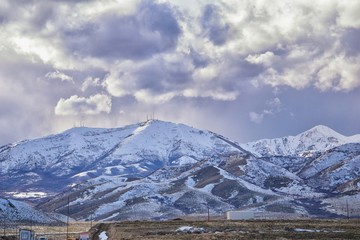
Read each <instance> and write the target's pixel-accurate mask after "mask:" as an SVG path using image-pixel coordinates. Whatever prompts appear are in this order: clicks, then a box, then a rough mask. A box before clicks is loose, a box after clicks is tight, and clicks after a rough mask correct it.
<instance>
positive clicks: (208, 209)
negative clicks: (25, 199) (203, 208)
mask: <svg viewBox="0 0 360 240" xmlns="http://www.w3.org/2000/svg"><path fill="white" fill-rule="evenodd" d="M207 213H208V222H210V206H209V204H208V205H207Z"/></svg>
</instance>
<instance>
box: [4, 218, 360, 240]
mask: <svg viewBox="0 0 360 240" xmlns="http://www.w3.org/2000/svg"><path fill="white" fill-rule="evenodd" d="M359 226H360V220H316V219H310V220H254V221H225V220H213V221H209V222H207V221H199V220H177V221H175V220H174V221H157V222H156V221H133V222H111V223H110V222H109V223H98V224H96V225H95V226H93V228H92V229H91V234H92V236H93V237H92V238H91V239H93V240H99V238H98V235H99V234H100V233H102V232H104V231H105V232H106V233H107V235H108V237H109V238H108V239H109V240H120V239H141V240H146V239H163V240H165V239H166V240H175V239H180V240H181V239H191V240H196V239H281V240H286V239H360V228H359ZM17 227H22V228H26V229H33V230H35V232H36V233H37V236H40V235H43V236H44V235H45V236H47V237H48V238H49V239H52V240H58V239H59V240H60V239H61V240H63V239H65V238H66V226H17ZM181 227H191V228H190V229H189V230H185V231H179V229H180V228H181ZM89 228H90V223H89V222H86V223H79V222H77V223H71V224H70V226H69V232H84V231H88V230H89ZM10 233H12V234H15V233H16V232H15V230H10V229H7V235H9V234H10ZM0 235H2V233H1V234H0ZM69 237H73V238H75V237H77V238H78V237H79V235H78V234H69ZM0 239H7V240H10V239H11V240H12V239H17V238H16V237H9V236H8V237H7V238H2V237H0Z"/></svg>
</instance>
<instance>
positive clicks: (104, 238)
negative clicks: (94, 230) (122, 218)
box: [99, 231, 108, 240]
mask: <svg viewBox="0 0 360 240" xmlns="http://www.w3.org/2000/svg"><path fill="white" fill-rule="evenodd" d="M99 239H100V240H108V236H107V234H106V232H105V231H104V232H101V233H100V235H99Z"/></svg>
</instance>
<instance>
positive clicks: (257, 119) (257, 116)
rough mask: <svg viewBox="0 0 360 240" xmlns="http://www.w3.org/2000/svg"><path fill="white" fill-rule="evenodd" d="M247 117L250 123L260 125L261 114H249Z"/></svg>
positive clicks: (262, 116)
mask: <svg viewBox="0 0 360 240" xmlns="http://www.w3.org/2000/svg"><path fill="white" fill-rule="evenodd" d="M249 117H250V121H252V122H254V123H257V124H259V123H261V122H262V121H263V119H264V114H263V113H256V112H250V113H249Z"/></svg>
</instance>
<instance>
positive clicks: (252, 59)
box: [245, 51, 276, 66]
mask: <svg viewBox="0 0 360 240" xmlns="http://www.w3.org/2000/svg"><path fill="white" fill-rule="evenodd" d="M275 58H276V56H275V55H274V53H273V52H269V51H268V52H266V53H263V54H254V55H249V56H247V57H246V58H245V60H246V61H248V62H249V63H252V64H263V65H264V66H271V64H272V63H273V61H274V60H275Z"/></svg>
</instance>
